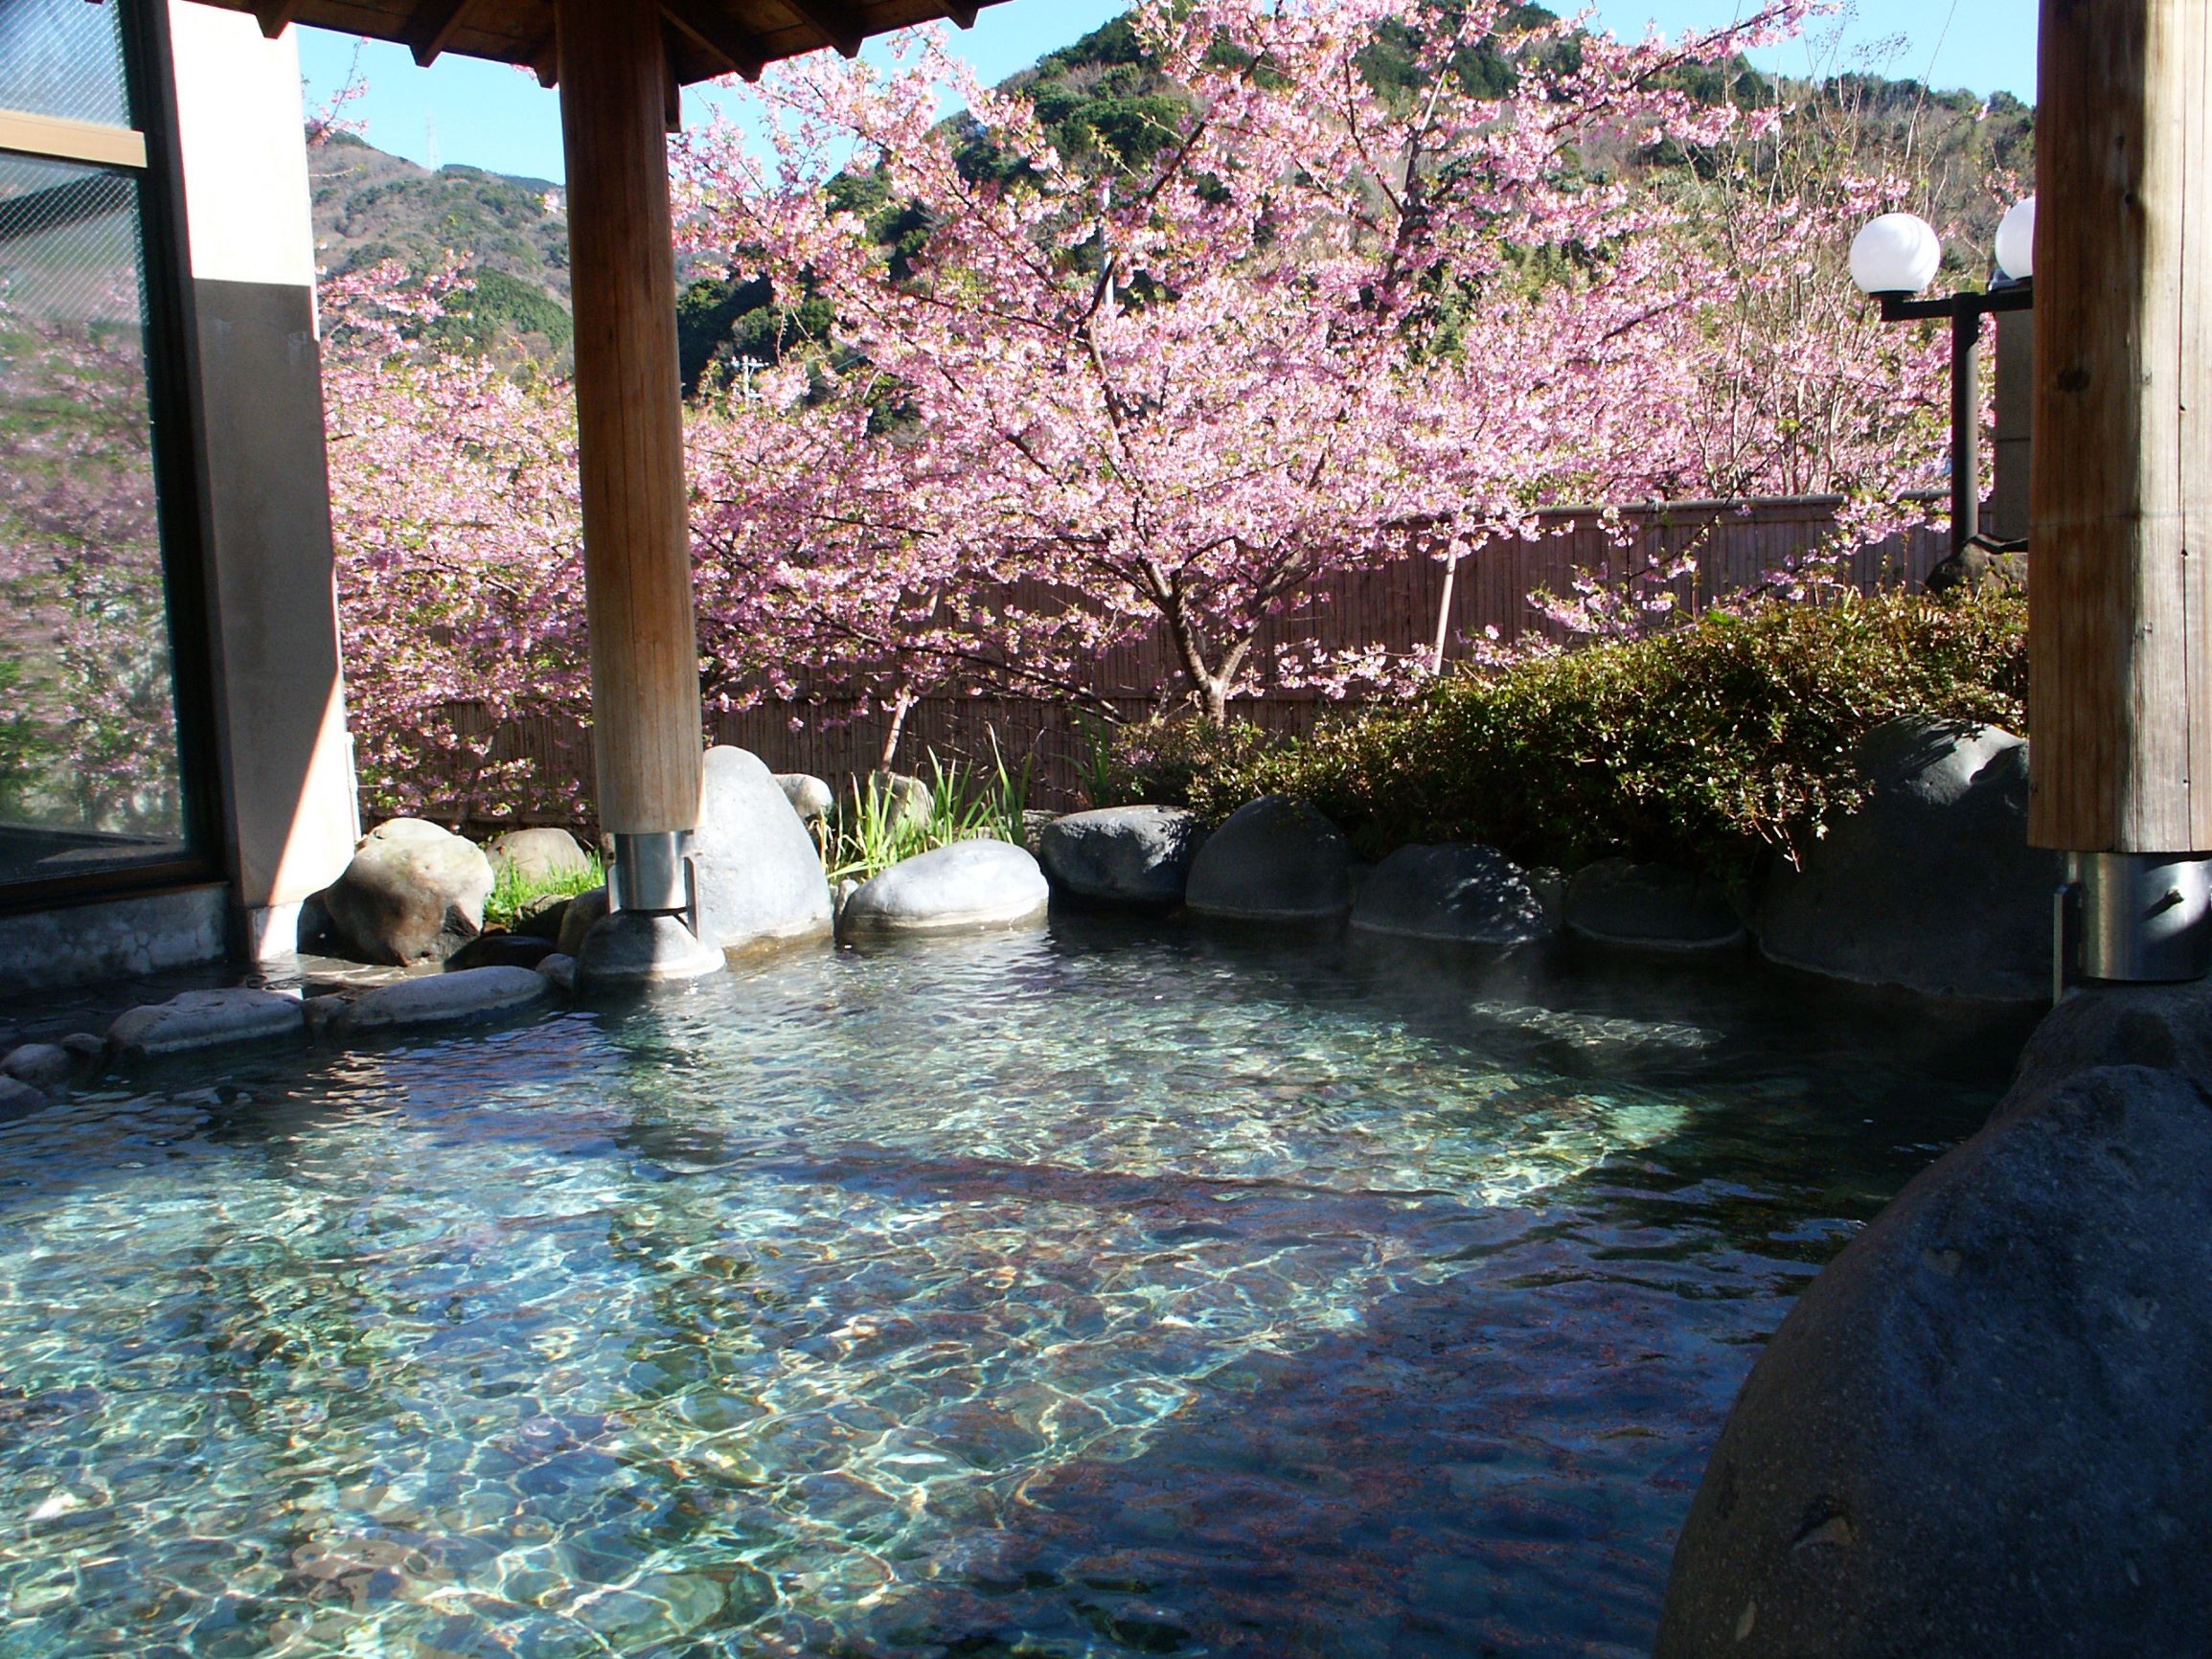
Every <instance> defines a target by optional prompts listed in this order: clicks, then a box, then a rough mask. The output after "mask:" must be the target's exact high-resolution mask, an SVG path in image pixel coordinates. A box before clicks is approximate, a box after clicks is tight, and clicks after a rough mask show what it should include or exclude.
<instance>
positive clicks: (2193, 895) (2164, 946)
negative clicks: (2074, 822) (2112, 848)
mask: <svg viewBox="0 0 2212 1659" xmlns="http://www.w3.org/2000/svg"><path fill="white" fill-rule="evenodd" d="M2066 877H2067V879H2066V885H2065V886H2064V888H2062V889H2061V890H2060V892H2059V906H2058V938H2057V941H2056V944H2057V953H2056V954H2057V963H2056V972H2055V973H2054V976H2053V977H2054V980H2055V981H2056V983H2055V985H2054V987H2053V989H2054V991H2056V992H2057V993H2058V994H2059V995H2062V996H2063V995H2064V990H2065V986H2066V983H2067V980H2068V978H2069V972H2068V969H2069V968H2071V969H2073V970H2074V972H2077V973H2078V974H2079V975H2080V977H2081V978H2083V979H2089V980H2102V981H2105V982H2108V983H2113V984H2129V985H2149V984H2171V983H2173V982H2176V981H2179V980H2190V979H2202V978H2204V977H2205V975H2206V973H2207V972H2212V861H2207V860H2206V859H2205V858H2203V857H2201V856H2189V855H2177V854H2174V853H2170V852H2074V853H2069V854H2067V858H2066Z"/></svg>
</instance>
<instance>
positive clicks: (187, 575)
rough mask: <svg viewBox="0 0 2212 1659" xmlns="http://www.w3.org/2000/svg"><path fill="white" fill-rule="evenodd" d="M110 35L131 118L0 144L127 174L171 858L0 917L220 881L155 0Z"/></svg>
mask: <svg viewBox="0 0 2212 1659" xmlns="http://www.w3.org/2000/svg"><path fill="white" fill-rule="evenodd" d="M107 3H108V4H111V5H113V6H115V8H116V11H117V14H118V23H119V27H120V29H121V33H122V36H123V57H124V77H125V92H126V96H127V98H128V100H129V105H130V110H131V114H132V116H133V117H134V119H135V120H136V121H137V123H138V125H136V126H133V127H123V126H106V125H101V124H99V123H95V122H85V121H72V120H67V119H64V118H61V117H57V116H45V115H37V114H34V113H32V112H29V111H25V110H15V109H0V150H4V151H7V152H9V153H11V154H16V155H27V156H32V157H35V158H38V159H42V160H49V161H64V162H73V163H77V164H79V165H82V166H92V167H103V168H107V169H110V170H116V171H123V172H130V173H135V174H136V175H137V176H138V179H139V193H138V198H139V199H138V205H139V246H140V258H141V260H142V261H144V270H145V284H146V285H145V295H146V365H147V400H148V413H149V417H150V424H151V440H152V448H153V489H154V522H155V525H156V534H158V535H159V536H160V538H161V567H162V584H163V589H164V599H165V603H166V615H167V620H168V625H169V644H170V680H171V695H172V697H173V700H174V705H175V714H176V746H177V776H178V785H179V792H180V794H181V797H182V807H183V810H182V813H181V823H180V825H179V830H180V839H181V840H182V841H183V843H184V847H185V851H184V852H183V853H182V854H181V855H178V856H174V857H169V858H159V859H148V860H147V861H145V862H142V863H133V864H128V865H125V866H122V867H121V868H118V869H114V870H101V871H88V872H85V873H84V874H81V875H67V876H59V877H51V878H48V879H44V880H37V881H17V882H0V916H4V915H16V914H22V913H24V912H30V911H39V910H54V909H59V908H65V907H68V906H71V905H77V904H92V903H99V902H102V901H103V900H111V899H121V898H134V897H142V896H148V895H152V894H157V893H163V892H169V891H172V890H175V889H177V888H183V887H203V886H208V885H211V884H213V883H216V882H219V881H225V880H229V879H231V877H232V876H233V875H234V873H233V872H232V871H231V870H230V869H229V867H228V866H229V864H230V862H231V860H230V858H229V857H228V855H227V853H226V852H225V850H224V849H225V846H226V842H227V837H226V836H225V835H224V834H223V813H222V810H221V803H222V801H223V799H224V795H225V791H224V787H223V785H224V778H223V772H222V763H223V758H222V749H221V745H220V743H219V742H218V741H217V721H216V714H215V709H216V700H215V637H216V636H215V626H216V619H215V614H214V610H213V608H212V602H211V598H210V595H211V591H212V589H211V584H210V581H209V575H208V569H207V557H206V549H207V547H208V545H209V535H208V528H207V519H206V508H205V500H204V492H203V491H202V489H201V488H200V475H201V471H202V467H203V464H204V456H205V446H204V443H203V439H202V431H201V425H200V417H199V409H198V398H197V396H196V387H197V386H198V383H199V377H198V352H197V350H196V346H195V341H196V339H197V325H196V319H195V317H194V311H193V306H192V286H191V282H192V267H191V260H190V257H189V254H188V252H187V244H186V240H185V238H186V234H187V232H186V219H185V210H184V167H183V157H182V153H181V148H180V145H179V141H178V137H177V122H176V101H175V89H174V86H173V84H172V81H171V62H172V58H171V50H170V37H169V8H168V0H107Z"/></svg>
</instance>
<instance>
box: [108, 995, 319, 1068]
mask: <svg viewBox="0 0 2212 1659" xmlns="http://www.w3.org/2000/svg"><path fill="white" fill-rule="evenodd" d="M307 1029H308V1027H307V1016H306V1014H305V1013H303V1012H302V1011H301V1009H300V999H299V998H298V997H296V996H285V995H283V994H282V993H280V992H277V991H273V990H245V989H239V990H188V991H185V992H183V993H182V994H181V995H178V996H172V997H171V998H170V999H169V1001H167V1002H165V1003H157V1004H153V1005H150V1006H148V1007H145V1008H134V1009H132V1010H130V1011H128V1012H126V1013H124V1014H122V1015H119V1016H118V1017H117V1019H116V1021H115V1023H114V1024H113V1025H111V1026H109V1027H108V1028H107V1044H108V1047H109V1048H110V1049H111V1050H113V1051H114V1053H115V1054H117V1055H118V1056H120V1057H123V1058H125V1059H159V1058H161V1057H164V1056H167V1055H180V1054H192V1053H194V1052H197V1051H199V1050H201V1049H215V1048H228V1047H230V1046H232V1045H234V1044H238V1043H256V1042H277V1041H283V1040H285V1039H286V1038H290V1039H295V1040H296V1039H298V1038H301V1037H304V1036H305V1035H306V1034H307Z"/></svg>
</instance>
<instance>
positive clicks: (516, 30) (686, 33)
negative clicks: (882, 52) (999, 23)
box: [207, 0, 1001, 86]
mask: <svg viewBox="0 0 2212 1659" xmlns="http://www.w3.org/2000/svg"><path fill="white" fill-rule="evenodd" d="M207 3H208V4H211V5H215V6H219V7H222V8H224V9H225V10H228V11H248V12H251V13H252V14H253V16H254V17H255V19H256V20H257V21H258V22H259V23H260V24H261V27H262V34H267V35H269V36H270V37H271V38H274V37H275V36H276V35H278V34H283V33H284V32H285V29H287V28H288V27H290V26H291V25H292V24H294V23H304V24H307V25H308V26H309V27H312V28H317V29H333V30H336V31H338V32H339V33H341V34H366V35H368V36H370V37H371V38H372V39H376V40H392V41H397V42H399V44H401V45H403V46H405V47H407V48H408V49H409V50H410V51H411V52H413V54H414V55H415V61H416V62H417V63H420V64H424V65H428V64H430V63H434V62H436V61H437V60H438V58H439V57H442V56H444V55H445V54H446V53H448V52H450V53H452V54H454V55H455V56H456V57H483V58H489V59H490V60H491V61H493V62H495V63H513V64H516V65H519V66H522V67H526V68H529V69H532V70H535V71H536V74H537V77H538V79H539V80H542V81H544V82H545V84H547V85H548V86H550V85H552V84H553V83H554V80H555V73H556V65H555V52H554V38H553V3H552V0H207ZM1000 3H1001V0H660V11H661V18H662V21H663V24H664V26H665V28H666V30H667V34H668V40H669V48H670V61H671V66H672V67H673V70H674V72H675V78H676V80H677V81H678V82H679V83H683V84H689V83H690V82H692V81H695V80H713V79H715V78H717V77H718V76H724V75H741V76H743V77H745V79H747V80H752V79H754V78H756V77H758V76H759V75H760V73H761V71H762V69H764V67H765V66H767V65H768V64H770V63H773V62H775V61H777V60H778V59H780V58H785V57H798V56H799V55H801V54H802V53H807V52H818V51H821V50H823V49H824V48H828V49H831V50H833V51H837V52H841V53H843V54H844V55H845V56H846V57H854V56H855V55H857V54H858V52H859V50H860V47H861V44H862V42H864V41H866V40H867V39H869V38H870V37H871V36H873V35H877V34H889V33H890V32H891V31H893V30H895V29H904V28H908V27H910V26H912V25H914V24H916V23H929V22H937V21H942V20H949V21H951V22H953V23H957V24H958V25H959V26H960V27H961V28H963V29H967V28H971V27H972V26H973V25H974V22H975V16H976V12H977V11H980V10H981V9H982V7H984V6H988V5H996V4H1000Z"/></svg>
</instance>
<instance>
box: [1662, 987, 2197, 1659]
mask: <svg viewBox="0 0 2212 1659" xmlns="http://www.w3.org/2000/svg"><path fill="white" fill-rule="evenodd" d="M2206 995H2207V993H2206V990H2205V989H2204V988H2203V987H2201V986H2198V987H2192V988H2188V989H2170V990H2159V991H2149V992H2138V991H2126V992H2094V993H2090V994H2088V995H2086V996H2083V997H2081V998H2079V999H2077V1000H2076V1001H2074V1002H2069V1003H2068V1004H2066V1005H2065V1006H2064V1007H2062V1008H2061V1009H2059V1010H2058V1011H2056V1012H2055V1013H2054V1014H2053V1015H2052V1016H2051V1018H2050V1019H2049V1020H2047V1021H2046V1022H2045V1024H2044V1027H2043V1029H2042V1030H2041V1032H2039V1033H2038V1034H2037V1036H2036V1038H2035V1040H2034V1041H2033V1042H2032V1043H2031V1044H2030V1045H2029V1049H2028V1052H2027V1055H2026V1057H2025V1058H2024V1060H2023V1062H2022V1067H2021V1072H2020V1076H2019V1078H2018V1081H2017V1082H2016V1083H2015V1085H2014V1087H2013V1090H2012V1092H2011V1093H2010V1094H2009V1095H2008V1096H2007V1098H2006V1100H2005V1102H2003V1104H2001V1105H2000V1106H1999V1107H1998V1109H1997V1111H1996V1113H1995V1115H1994V1116H1993V1118H1992V1120H1991V1123H1990V1125H1989V1126H1988V1127H1987V1128H1985V1129H1983V1130H1982V1131H1981V1132H1980V1133H1979V1134H1977V1135H1976V1136H1974V1137H1973V1139H1972V1140H1970V1141H1968V1142H1967V1143H1966V1144H1965V1145H1964V1146H1962V1147H1959V1148H1956V1149H1955V1150H1953V1151H1952V1152H1951V1153H1950V1155H1948V1156H1947V1157H1945V1158H1944V1159H1943V1160H1941V1161H1940V1162H1939V1163H1937V1164H1936V1165H1935V1166H1934V1167H1933V1168H1931V1169H1929V1170H1927V1171H1926V1172H1925V1173H1924V1174H1922V1175H1921V1176H1920V1177H1919V1179H1917V1180H1915V1181H1914V1182H1913V1183H1912V1184H1911V1185H1910V1186H1909V1187H1907V1188H1906V1189H1905V1191H1904V1193H1903V1194H1901V1195H1900V1196H1899V1198H1898V1199H1897V1200H1896V1202H1894V1203H1893V1204H1891V1205H1890V1206H1889V1208H1888V1209H1887V1210H1885V1211H1883V1212H1882V1214H1881V1216H1879V1217H1877V1218H1876V1220H1875V1221H1874V1222H1873V1223H1872V1224H1871V1225H1870V1226H1869V1227H1868V1228H1867V1229H1866V1231H1865V1232H1864V1233H1862V1234H1861V1235H1860V1236H1859V1238H1858V1239H1856V1240H1854V1241H1853V1243H1852V1244H1851V1245H1850V1246H1849V1248H1847V1249H1846V1250H1845V1251H1844V1252H1843V1254H1842V1255H1841V1256H1839V1257H1837V1258H1836V1261H1834V1262H1833V1263H1831V1264H1830V1266H1829V1267H1828V1269H1827V1270H1826V1271H1825V1272H1823V1273H1822V1274H1821V1275H1820V1277H1819V1278H1818V1279H1817V1280H1815V1281H1814V1282H1813V1285H1812V1287H1811V1288H1810V1289H1809V1290H1808V1291H1807V1292H1806V1293H1805V1295H1804V1297H1803V1298H1802V1300H1800V1301H1799V1303H1798V1304H1797V1306H1796V1307H1795V1308H1793V1309H1792V1310H1791V1312H1790V1316H1789V1318H1788V1319H1787V1320H1785V1321H1784V1322H1783V1325H1782V1328H1781V1329H1780V1330H1779V1331H1778V1332H1777V1333H1776V1334H1775V1336H1774V1339H1773V1340H1772V1341H1771V1342H1770V1343H1769V1344H1768V1345H1767V1350H1766V1352H1764V1354H1762V1356H1761V1357H1760V1360H1759V1363H1758V1365H1757V1366H1756V1367H1755V1368H1754V1369H1753V1371H1752V1373H1751V1376H1750V1379H1749V1380H1748V1381H1747V1382H1746V1383H1745V1387H1744V1391H1743V1394H1742V1395H1741V1396H1740V1397H1739V1398H1738V1400H1737V1402H1736V1407H1735V1409H1734V1411H1733V1412H1732V1413H1731V1414H1730V1416H1729V1419H1728V1423H1727V1427H1726V1429H1725V1430H1724V1431H1723V1432H1722V1437H1721V1442H1720V1444H1719V1446H1718V1447H1717V1448H1716V1450H1715V1451H1714V1454H1713V1459H1712V1462H1711V1464H1710V1466H1708V1467H1707V1470H1706V1473H1705V1478H1704V1481H1703V1484H1702V1485H1701V1486H1700V1488H1699V1492H1698V1497H1697V1500H1696V1502H1695V1504H1694V1505H1693V1507H1692V1509H1691V1512H1690V1518H1689V1521H1688V1524H1687V1525H1686V1526H1685V1528H1684V1529H1683V1533H1682V1537H1681V1542H1680V1544H1679V1546H1678V1547H1677V1549H1676V1555H1675V1567H1674V1576H1673V1580H1672V1582H1671V1584H1670V1586H1669V1590H1668V1596H1667V1604H1666V1612H1665V1616H1664V1620H1663V1622H1662V1625H1661V1628H1660V1635H1659V1642H1658V1648H1657V1653H1658V1655H1659V1659H1701V1656H1703V1655H1707V1654H1722V1653H1725V1654H1727V1655H1729V1656H1730V1659H1739V1656H1740V1659H1781V1656H1783V1655H1789V1656H1790V1659H1875V1656H1876V1655H1881V1656H1884V1659H1886V1656H1888V1655H1893V1654H1907V1653H1909V1654H1924V1653H1925V1654H1941V1655H1944V1656H1945V1659H2000V1656H2003V1659H2011V1656H2015V1655H2021V1654H2035V1655H2037V1656H2038V1659H2043V1656H2046V1655H2062V1656H2074V1659H2088V1656H2097V1659H2103V1656H2106V1655H2109V1656H2111V1659H2121V1656H2122V1655H2127V1656H2133V1655H2138V1654H2149V1653H2160V1654H2164V1653H2185V1652H2188V1653H2193V1652H2201V1651H2202V1650H2203V1649H2204V1644H2205V1631H2206V1630H2207V1629H2212V1573H2207V1572H2206V1571H2205V1569H2204V1563H2205V1561H2206V1560H2207V1559H2208V1558H2212V1435H2208V1434H2207V1433H2206V1432H2205V1428H2204V1422H2203V1417H2204V1414H2203V1402H2204V1400H2205V1399H2206V1398H2212V1095H2208V1093H2207V1090H2208V1088H2212V1071H2208V1070H2207V1069H2205V1061H2206V1058H2207V1055H2208V1052H2212V1044H2208V1042H2207V1037H2208V1034H2212V1016H2208V1014H2207V1011H2206V1006H2205V1002H2206ZM2145 1062H2148V1063H2145Z"/></svg>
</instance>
